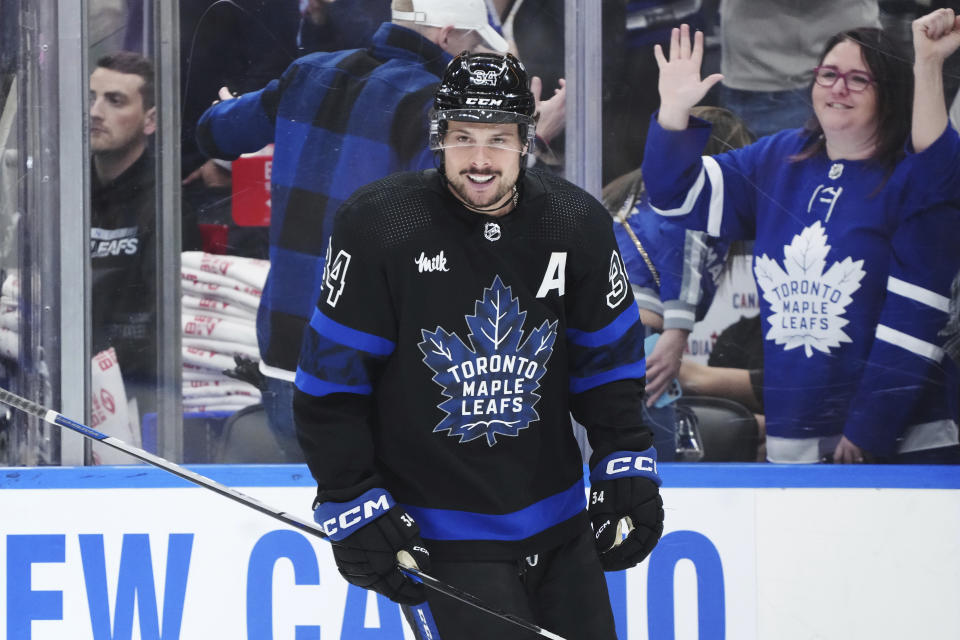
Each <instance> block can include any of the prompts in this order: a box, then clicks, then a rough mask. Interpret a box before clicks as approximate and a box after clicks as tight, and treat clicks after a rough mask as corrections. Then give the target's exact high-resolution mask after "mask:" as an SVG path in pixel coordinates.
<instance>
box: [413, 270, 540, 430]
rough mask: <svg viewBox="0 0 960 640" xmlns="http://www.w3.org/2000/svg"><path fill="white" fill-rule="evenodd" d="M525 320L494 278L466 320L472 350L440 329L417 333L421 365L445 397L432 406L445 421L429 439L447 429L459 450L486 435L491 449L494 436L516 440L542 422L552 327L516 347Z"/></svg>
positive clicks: (516, 302) (498, 281) (519, 342)
mask: <svg viewBox="0 0 960 640" xmlns="http://www.w3.org/2000/svg"><path fill="white" fill-rule="evenodd" d="M526 317H527V312H526V311H521V310H520V303H519V302H518V301H517V299H516V298H514V297H513V293H512V291H511V289H510V287H507V286H504V284H503V282H501V281H500V276H497V277H496V278H494V280H493V284H492V285H490V287H489V288H488V289H484V290H483V297H482V299H480V300H477V301H476V304H475V306H474V312H473V315H472V316H467V317H466V321H467V326H468V327H469V328H470V345H471V346H470V347H468V346H467V345H465V344H464V343H463V341H462V340H461V339H460V337H459V336H458V335H456V334H455V333H450V332H448V331H446V330H445V329H443V328H442V327H439V326H438V327H437V328H436V330H435V331H432V332H431V331H427V330H426V329H422V330H421V333H422V335H423V342H421V343H420V344H419V345H418V346H419V347H420V350H421V351H422V352H423V361H424V362H425V363H426V364H427V366H429V367H430V368H431V369H433V371H434V374H435V375H434V376H433V381H434V382H436V383H437V384H438V385H440V387H441V388H442V389H443V395H444V396H446V398H447V399H446V400H444V401H443V402H442V403H440V404H439V405H438V406H439V408H440V409H442V410H443V411H445V412H446V414H447V415H446V417H445V418H444V419H443V420H441V421H440V423H439V424H438V425H437V426H436V427H435V428H434V430H433V431H434V433H438V432H442V431H448V432H449V435H450V436H458V437H459V438H460V442H461V444H462V443H464V442H470V441H471V440H476V439H477V438H480V437H484V436H485V437H486V439H487V445H488V446H491V447H492V446H493V445H495V444H496V443H497V435H498V434H499V435H504V436H513V437H516V436H517V435H518V434H519V433H520V431H521V430H522V429H526V428H527V427H528V426H530V423H532V422H535V421H536V420H539V419H540V416H539V415H538V414H537V411H536V409H535V408H534V407H535V406H536V404H537V402H538V401H539V400H540V395H539V394H538V393H536V391H537V389H539V388H540V378H541V377H543V374H544V373H546V372H547V360H549V359H550V355H551V354H552V353H553V345H554V343H555V342H556V339H557V321H556V320H554V321H553V322H550V323H548V322H547V321H546V320H544V321H543V324H541V325H540V326H539V327H538V328H536V329H534V330H533V331H531V332H530V335H529V336H527V339H526V340H524V341H523V344H521V340H522V339H523V322H524V320H525V319H526ZM471 347H472V348H471Z"/></svg>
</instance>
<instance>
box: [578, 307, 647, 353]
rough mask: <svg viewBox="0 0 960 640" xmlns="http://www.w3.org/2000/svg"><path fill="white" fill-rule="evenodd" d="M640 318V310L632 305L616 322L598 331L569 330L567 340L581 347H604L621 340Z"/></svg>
mask: <svg viewBox="0 0 960 640" xmlns="http://www.w3.org/2000/svg"><path fill="white" fill-rule="evenodd" d="M639 318H640V310H639V308H638V307H637V305H635V304H631V305H630V306H629V307H628V308H627V309H626V310H625V311H624V312H623V313H621V314H620V315H619V316H617V318H616V320H614V321H613V322H611V323H610V324H608V325H607V326H605V327H604V328H603V329H598V330H597V331H580V330H579V329H567V339H568V340H570V342H572V343H574V344H575V345H578V346H581V347H602V346H604V345H608V344H610V343H611V342H615V341H616V340H619V339H620V338H621V337H622V336H623V334H624V333H626V332H627V330H628V329H629V328H630V327H632V326H633V325H634V323H636V322H637V320H638V319H639Z"/></svg>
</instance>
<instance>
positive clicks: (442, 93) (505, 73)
mask: <svg viewBox="0 0 960 640" xmlns="http://www.w3.org/2000/svg"><path fill="white" fill-rule="evenodd" d="M535 109H536V101H535V100H534V98H533V93H532V92H531V91H530V78H529V76H528V75H527V70H526V69H525V68H524V66H523V63H522V62H520V60H518V59H517V58H516V57H515V56H514V55H512V54H510V53H507V54H504V55H500V54H496V53H470V52H468V51H464V52H463V53H461V54H460V55H458V56H457V57H455V58H454V59H453V60H451V61H450V64H449V65H447V70H446V71H445V72H444V74H443V79H442V80H441V81H440V86H439V87H438V88H437V93H436V96H435V97H434V101H433V109H432V110H431V112H430V148H431V149H433V150H435V151H436V150H440V149H442V148H443V147H444V144H443V135H444V133H445V132H446V121H448V120H456V121H461V122H484V123H486V122H489V123H503V122H516V123H517V124H519V125H520V139H521V140H524V141H525V142H526V145H527V146H526V148H527V149H531V148H532V147H533V140H534V136H535V135H536V133H535V119H534V117H533V114H534V111H535Z"/></svg>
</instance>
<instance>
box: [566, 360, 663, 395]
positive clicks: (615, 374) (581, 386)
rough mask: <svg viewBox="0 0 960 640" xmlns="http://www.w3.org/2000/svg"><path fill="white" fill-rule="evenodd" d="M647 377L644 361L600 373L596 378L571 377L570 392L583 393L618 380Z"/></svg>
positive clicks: (645, 362)
mask: <svg viewBox="0 0 960 640" xmlns="http://www.w3.org/2000/svg"><path fill="white" fill-rule="evenodd" d="M645 375H647V361H646V360H645V359H644V360H640V361H638V362H631V363H630V364H626V365H623V366H622V367H617V368H616V369H610V370H609V371H604V372H603V373H598V374H597V375H595V376H589V377H586V378H575V377H573V376H571V377H570V392H571V393H582V392H584V391H588V390H590V389H593V388H594V387H599V386H600V385H602V384H607V383H608V382H614V381H616V380H629V379H631V378H642V377H644V376H645Z"/></svg>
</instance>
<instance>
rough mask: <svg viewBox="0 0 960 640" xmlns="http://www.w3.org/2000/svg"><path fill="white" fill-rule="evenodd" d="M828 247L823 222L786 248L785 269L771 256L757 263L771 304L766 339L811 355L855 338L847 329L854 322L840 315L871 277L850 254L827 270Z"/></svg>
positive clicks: (760, 277) (755, 271) (757, 268)
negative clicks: (864, 280)
mask: <svg viewBox="0 0 960 640" xmlns="http://www.w3.org/2000/svg"><path fill="white" fill-rule="evenodd" d="M829 251H830V245H828V244H827V234H826V233H825V232H824V228H823V226H822V225H821V224H820V221H819V220H818V221H817V222H815V223H813V225H812V226H809V227H807V228H806V229H804V230H803V231H802V232H801V233H800V234H799V235H797V236H794V238H793V242H791V243H790V244H789V245H786V246H785V247H784V248H783V258H784V259H783V264H784V266H785V267H786V270H784V269H781V268H780V265H778V264H777V263H776V261H774V260H772V259H770V258H768V257H767V255H766V254H764V255H763V256H761V257H759V258H757V261H756V264H755V266H754V274H755V275H756V277H757V284H758V285H760V288H761V289H762V290H763V298H764V299H765V300H766V301H767V302H769V303H770V317H769V318H768V321H769V322H770V329H769V330H768V331H767V334H766V339H767V340H773V341H774V342H775V343H776V344H782V345H784V349H785V350H786V351H789V350H790V349H796V348H797V347H803V349H804V352H805V353H806V355H807V357H808V358H811V357H813V351H814V349H816V350H817V351H822V352H823V353H826V354H829V353H830V349H831V348H834V347H839V346H840V344H841V343H843V342H850V336H848V335H847V334H846V332H845V331H844V330H843V327H845V326H846V325H847V324H848V323H849V322H850V321H849V320H847V319H846V318H842V317H841V316H842V315H843V314H844V313H845V312H846V310H847V306H848V305H849V304H850V303H851V302H852V301H853V294H854V292H856V291H857V289H859V288H860V280H862V279H863V276H864V275H866V272H865V271H864V270H863V260H853V259H851V258H850V257H847V258H845V259H844V260H842V261H840V262H834V263H833V264H831V265H830V267H829V268H826V267H827V263H826V257H827V253H829Z"/></svg>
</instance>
